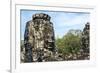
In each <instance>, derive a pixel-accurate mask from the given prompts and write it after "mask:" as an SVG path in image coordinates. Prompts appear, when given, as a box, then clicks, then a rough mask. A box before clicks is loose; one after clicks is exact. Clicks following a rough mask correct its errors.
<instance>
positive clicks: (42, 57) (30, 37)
mask: <svg viewBox="0 0 100 73" xmlns="http://www.w3.org/2000/svg"><path fill="white" fill-rule="evenodd" d="M50 19H51V17H50V16H49V15H47V14H44V13H37V14H34V15H33V16H32V20H30V21H28V22H27V23H26V28H25V33H24V46H25V62H42V61H47V58H48V57H49V58H50V56H52V55H53V52H55V36H54V28H53V23H52V22H50Z"/></svg>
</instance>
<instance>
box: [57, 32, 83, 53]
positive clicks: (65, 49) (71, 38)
mask: <svg viewBox="0 0 100 73" xmlns="http://www.w3.org/2000/svg"><path fill="white" fill-rule="evenodd" d="M81 33H82V32H81V30H69V31H68V33H67V34H65V35H64V36H63V37H62V38H57V39H56V47H57V48H58V52H59V53H62V54H63V55H67V54H70V53H71V54H77V53H78V52H79V50H80V49H81Z"/></svg>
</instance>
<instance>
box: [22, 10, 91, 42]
mask: <svg viewBox="0 0 100 73" xmlns="http://www.w3.org/2000/svg"><path fill="white" fill-rule="evenodd" d="M36 13H45V14H48V15H49V16H50V17H51V20H50V21H51V22H52V23H53V27H54V32H55V37H59V38H61V37H62V36H63V35H65V34H66V33H67V32H68V31H69V30H70V29H79V30H82V29H83V28H84V26H85V24H86V23H87V22H89V19H90V18H89V17H90V14H89V13H85V12H84V13H82V12H60V11H40V10H23V9H22V10H21V11H20V15H21V16H20V18H21V24H20V25H21V40H23V39H24V32H25V26H26V22H28V21H30V20H32V15H34V14H36Z"/></svg>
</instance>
